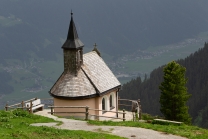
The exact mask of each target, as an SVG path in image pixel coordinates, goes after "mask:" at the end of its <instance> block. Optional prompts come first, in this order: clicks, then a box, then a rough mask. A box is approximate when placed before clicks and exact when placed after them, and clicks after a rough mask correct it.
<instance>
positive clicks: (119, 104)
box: [118, 97, 142, 120]
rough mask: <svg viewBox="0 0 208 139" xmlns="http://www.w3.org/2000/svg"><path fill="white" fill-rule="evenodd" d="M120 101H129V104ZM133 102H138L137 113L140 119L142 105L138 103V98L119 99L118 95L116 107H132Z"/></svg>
mask: <svg viewBox="0 0 208 139" xmlns="http://www.w3.org/2000/svg"><path fill="white" fill-rule="evenodd" d="M121 101H125V102H131V105H128V104H121ZM133 102H137V103H138V107H139V112H138V114H139V120H141V118H142V106H141V104H140V99H138V100H130V99H121V98H120V97H119V98H118V107H119V106H126V107H132V103H133ZM133 119H134V117H133Z"/></svg>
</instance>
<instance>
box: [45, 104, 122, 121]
mask: <svg viewBox="0 0 208 139" xmlns="http://www.w3.org/2000/svg"><path fill="white" fill-rule="evenodd" d="M48 107H49V108H50V109H51V112H49V113H51V115H53V114H56V113H81V114H85V120H89V116H94V117H105V118H112V119H121V120H123V121H125V120H126V119H125V114H126V113H125V110H124V109H123V112H118V111H106V110H99V109H91V108H90V107H88V106H48ZM54 108H83V109H84V110H83V111H82V112H80V111H79V112H54ZM89 111H103V112H110V113H116V114H123V118H119V117H110V116H103V115H94V114H90V113H89Z"/></svg>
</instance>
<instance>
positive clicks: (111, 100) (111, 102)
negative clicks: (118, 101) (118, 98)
mask: <svg viewBox="0 0 208 139" xmlns="http://www.w3.org/2000/svg"><path fill="white" fill-rule="evenodd" d="M113 96H114V95H113V94H111V95H110V110H112V109H114V108H115V107H114V97H113Z"/></svg>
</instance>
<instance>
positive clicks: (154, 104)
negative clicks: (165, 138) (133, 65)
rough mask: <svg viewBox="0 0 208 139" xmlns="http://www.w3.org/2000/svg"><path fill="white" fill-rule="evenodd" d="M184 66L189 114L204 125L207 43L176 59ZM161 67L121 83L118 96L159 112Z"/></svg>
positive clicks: (147, 110)
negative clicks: (136, 101) (188, 54)
mask: <svg viewBox="0 0 208 139" xmlns="http://www.w3.org/2000/svg"><path fill="white" fill-rule="evenodd" d="M177 62H178V63H179V64H181V65H182V66H184V67H186V77H187V78H188V82H187V88H188V93H190V94H191V97H190V99H189V101H188V103H187V104H188V106H189V114H190V115H191V116H192V119H193V123H194V124H197V125H199V126H202V127H206V128H208V121H207V119H208V93H207V92H208V72H207V71H208V43H205V44H204V48H201V49H199V50H198V51H197V52H195V53H194V54H191V55H190V56H188V57H187V58H185V59H180V60H178V61H177ZM163 67H164V66H161V67H159V68H157V69H155V70H153V71H152V72H151V74H150V77H149V78H145V79H144V81H142V80H141V78H140V77H138V78H136V79H134V80H131V81H130V82H128V83H126V84H124V85H123V87H122V90H121V91H120V92H119V96H120V97H121V98H129V99H135V98H140V99H141V105H142V110H143V112H145V113H150V114H152V115H161V112H160V103H159V98H160V90H159V85H160V84H161V82H162V81H163Z"/></svg>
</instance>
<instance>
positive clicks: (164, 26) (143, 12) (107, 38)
mask: <svg viewBox="0 0 208 139" xmlns="http://www.w3.org/2000/svg"><path fill="white" fill-rule="evenodd" d="M0 3H1V4H0V47H1V51H0V62H1V63H2V60H3V59H8V58H18V59H21V60H25V61H27V60H28V57H30V55H32V54H36V55H37V56H38V57H41V58H45V59H54V58H55V57H54V54H56V53H61V52H62V51H61V49H60V46H61V45H62V43H63V41H64V40H65V38H66V33H67V29H68V24H69V19H70V12H71V10H73V12H74V19H75V22H76V25H77V29H78V32H79V37H80V39H81V40H82V41H83V42H84V44H85V46H86V47H92V45H93V44H94V43H95V42H97V43H98V45H100V46H99V49H100V50H101V51H102V52H104V53H107V54H110V55H112V56H119V55H122V54H126V53H131V52H133V51H134V50H138V49H146V48H148V47H150V46H151V47H156V46H160V45H165V44H171V43H175V42H179V41H181V40H184V39H186V38H190V37H193V36H195V35H197V34H198V33H200V32H202V31H208V21H207V20H206V17H207V14H208V10H207V5H208V1H207V0H201V1H198V0H183V1H179V0H176V1H173V0H157V1H153V0H132V1H131V2H130V1H126V0H114V1H110V0H106V1H97V0H91V1H76V0H72V1H69V0H62V1H57V0H44V1H43V0H29V1H24V0H0ZM126 47H128V49H126ZM115 51H116V53H115Z"/></svg>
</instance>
